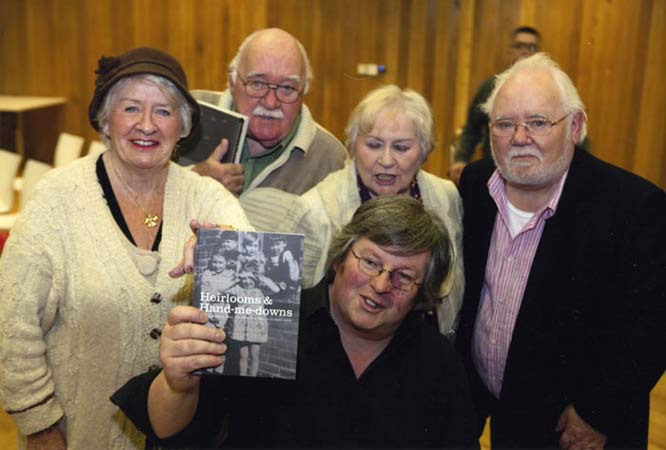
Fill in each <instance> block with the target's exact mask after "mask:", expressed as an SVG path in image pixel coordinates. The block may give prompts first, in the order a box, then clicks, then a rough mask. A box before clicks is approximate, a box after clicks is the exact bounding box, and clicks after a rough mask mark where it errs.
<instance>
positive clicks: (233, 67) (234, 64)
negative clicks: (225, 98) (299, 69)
mask: <svg viewBox="0 0 666 450" xmlns="http://www.w3.org/2000/svg"><path fill="white" fill-rule="evenodd" d="M265 31H266V30H257V31H254V32H252V33H250V34H249V35H248V36H247V37H246V38H245V39H244V40H243V42H241V45H239V46H238V50H237V51H236V55H235V56H234V57H233V59H232V60H231V62H230V63H229V67H228V68H227V73H228V74H229V78H230V79H231V84H236V80H237V79H238V66H239V65H240V63H241V61H242V60H243V58H244V57H245V50H246V49H247V46H248V45H249V44H250V42H252V40H253V39H254V38H255V37H257V36H259V35H260V34H261V33H263V32H265ZM290 36H291V35H290ZM291 37H292V38H293V39H294V41H295V42H296V47H298V51H299V52H300V54H301V58H303V64H304V65H305V80H304V84H303V94H307V93H308V91H309V90H310V83H312V78H313V77H314V75H313V72H312V66H311V65H310V58H308V53H307V52H306V51H305V47H303V44H301V42H300V41H299V40H298V39H296V38H295V37H293V36H291ZM229 87H231V86H229Z"/></svg>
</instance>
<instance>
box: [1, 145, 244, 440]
mask: <svg viewBox="0 0 666 450" xmlns="http://www.w3.org/2000/svg"><path fill="white" fill-rule="evenodd" d="M95 162H96V157H93V156H89V157H85V158H82V159H80V160H78V161H76V162H74V163H73V164H71V165H69V166H66V167H64V168H61V169H55V170H52V171H50V172H49V173H48V174H47V175H46V176H45V178H44V179H43V180H42V181H40V183H39V184H38V186H37V187H36V189H35V193H34V197H33V199H32V200H31V201H30V202H29V204H28V206H27V208H26V210H25V211H24V212H23V213H22V214H21V216H20V217H19V219H18V220H17V222H16V225H15V227H14V228H13V229H12V231H11V235H10V237H9V239H8V241H7V244H6V246H5V249H4V252H3V255H2V258H0V402H1V403H2V406H3V407H4V408H5V409H6V410H8V411H15V412H14V413H13V414H12V418H13V419H14V420H15V421H16V423H17V425H18V428H19V430H20V431H21V433H24V434H30V433H34V432H36V431H39V430H41V429H43V428H45V427H47V426H48V425H50V424H52V423H54V422H55V421H56V420H57V419H58V418H60V417H61V416H63V414H64V420H62V421H61V422H60V426H61V428H62V429H63V432H64V433H65V436H66V438H67V444H68V449H69V450H76V449H80V450H93V449H117V450H124V449H128V450H129V449H139V448H143V445H144V442H143V436H142V435H141V434H140V433H139V432H138V431H136V429H134V427H133V426H132V425H131V423H130V422H129V421H128V420H126V419H125V418H124V416H122V414H121V413H119V412H118V410H117V408H116V407H115V406H114V405H112V404H111V402H110V401H109V397H110V396H111V394H113V392H114V391H115V390H116V389H118V388H119V387H121V386H122V385H123V384H124V383H125V382H126V381H127V380H128V379H129V378H130V377H132V376H134V375H137V374H139V373H142V372H145V371H146V370H147V369H148V368H149V367H150V366H151V365H155V364H159V358H158V350H159V348H158V346H159V340H158V339H156V338H153V337H151V336H150V332H151V330H153V329H161V328H162V327H163V325H164V323H165V320H166V315H167V313H168V311H169V310H170V309H172V308H173V307H174V306H175V305H176V304H184V303H185V304H186V303H188V302H189V296H190V291H191V277H190V276H187V277H182V278H180V279H177V280H173V279H171V278H169V276H168V275H167V272H168V271H169V270H170V269H171V268H173V267H174V266H175V265H176V263H177V262H178V261H179V260H180V257H181V255H182V248H183V243H184V242H185V240H186V239H187V238H188V237H189V236H190V235H191V231H190V229H189V225H188V224H189V219H192V218H197V219H199V220H205V221H209V222H213V223H227V224H231V225H233V226H234V227H236V228H238V229H252V228H251V225H250V224H249V222H248V221H247V218H246V217H245V214H244V213H243V210H242V209H241V207H240V204H239V203H238V201H237V200H236V198H235V197H234V196H233V195H232V194H230V193H229V192H228V191H227V190H226V189H224V188H223V187H222V185H221V184H219V183H217V182H216V181H213V180H211V179H210V178H204V177H200V176H199V175H197V174H195V173H192V172H189V171H187V170H184V169H183V168H181V167H179V166H177V165H175V164H173V163H172V164H171V165H170V167H169V174H168V178H167V182H166V186H165V195H164V208H163V216H164V222H163V230H162V241H161V244H160V248H159V256H160V258H161V261H160V263H159V267H158V274H157V278H156V283H155V285H154V286H153V285H152V284H151V283H150V282H148V281H147V280H146V278H144V277H143V276H142V275H141V274H140V273H139V272H138V270H137V269H136V266H135V264H134V262H133V260H132V259H131V258H130V255H129V252H128V247H127V245H126V242H123V240H126V238H125V237H124V235H123V234H122V232H121V231H120V229H119V228H118V226H117V224H116V223H115V221H114V219H113V217H112V215H111V212H110V210H109V208H108V206H107V204H106V200H105V199H104V198H103V193H102V189H101V187H100V185H99V183H98V181H97V176H96V173H95ZM155 293H159V294H160V295H161V302H160V303H155V302H152V301H151V297H153V295H154V294H155ZM153 335H155V332H153Z"/></svg>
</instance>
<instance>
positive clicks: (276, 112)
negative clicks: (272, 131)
mask: <svg viewBox="0 0 666 450" xmlns="http://www.w3.org/2000/svg"><path fill="white" fill-rule="evenodd" d="M252 115H253V116H258V117H268V118H269V119H284V113H283V112H282V110H281V109H266V108H264V107H263V106H261V105H257V107H256V108H254V110H253V111H252Z"/></svg>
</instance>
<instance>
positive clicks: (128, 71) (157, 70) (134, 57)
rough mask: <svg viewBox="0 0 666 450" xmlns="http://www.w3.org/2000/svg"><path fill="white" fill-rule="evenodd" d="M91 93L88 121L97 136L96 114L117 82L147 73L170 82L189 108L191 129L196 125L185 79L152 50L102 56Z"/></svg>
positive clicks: (168, 59)
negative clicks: (190, 110)
mask: <svg viewBox="0 0 666 450" xmlns="http://www.w3.org/2000/svg"><path fill="white" fill-rule="evenodd" d="M95 73H96V74H97V78H95V93H94V94H93V98H92V100H91V101H90V106H89V107H88V118H89V119H90V123H91V124H92V126H93V128H94V129H96V130H97V131H99V132H101V131H102V130H101V128H100V125H99V123H98V122H97V112H98V110H99V108H100V106H101V105H102V102H103V101H104V97H106V94H107V93H108V92H109V90H110V89H111V87H113V85H114V84H116V82H118V81H119V80H120V79H122V78H125V77H129V76H132V75H138V74H142V73H149V74H152V75H158V76H160V77H163V78H166V79H167V80H169V81H171V82H172V83H173V84H174V85H175V86H176V87H177V88H178V90H180V92H181V93H182V94H183V96H184V97H185V100H187V102H188V103H189V104H190V107H191V108H192V128H191V129H190V134H191V133H192V131H194V130H195V129H196V128H197V126H198V125H199V114H200V112H199V104H198V103H197V102H196V100H194V97H192V95H190V93H189V91H188V90H187V77H186V76H185V71H183V68H182V67H181V65H180V63H179V62H178V60H177V59H176V58H174V57H173V56H171V55H169V54H168V53H165V52H163V51H162V50H158V49H156V48H150V47H141V48H135V49H132V50H129V51H127V52H125V53H122V54H121V55H119V56H102V57H101V58H100V59H99V62H98V67H97V70H96V71H95Z"/></svg>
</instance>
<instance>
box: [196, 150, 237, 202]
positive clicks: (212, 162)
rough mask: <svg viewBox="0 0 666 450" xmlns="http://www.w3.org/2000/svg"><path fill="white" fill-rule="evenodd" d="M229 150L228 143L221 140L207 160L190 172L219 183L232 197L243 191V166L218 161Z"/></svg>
mask: <svg viewBox="0 0 666 450" xmlns="http://www.w3.org/2000/svg"><path fill="white" fill-rule="evenodd" d="M228 149H229V141H227V140H226V139H222V141H221V142H220V145H218V146H217V147H215V150H213V153H211V154H210V156H209V157H208V159H207V160H205V161H201V162H200V163H199V164H197V165H195V166H194V168H193V169H192V170H194V171H195V172H196V173H198V174H199V175H201V176H205V177H211V178H214V179H216V180H217V181H219V182H220V183H222V184H223V185H224V187H226V188H227V189H228V190H229V191H230V192H231V193H233V194H234V195H238V194H240V192H241V190H242V189H243V182H244V181H245V178H244V176H243V166H242V165H240V164H233V163H221V162H220V161H221V160H222V158H223V157H224V155H225V154H226V153H227V150H228Z"/></svg>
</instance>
